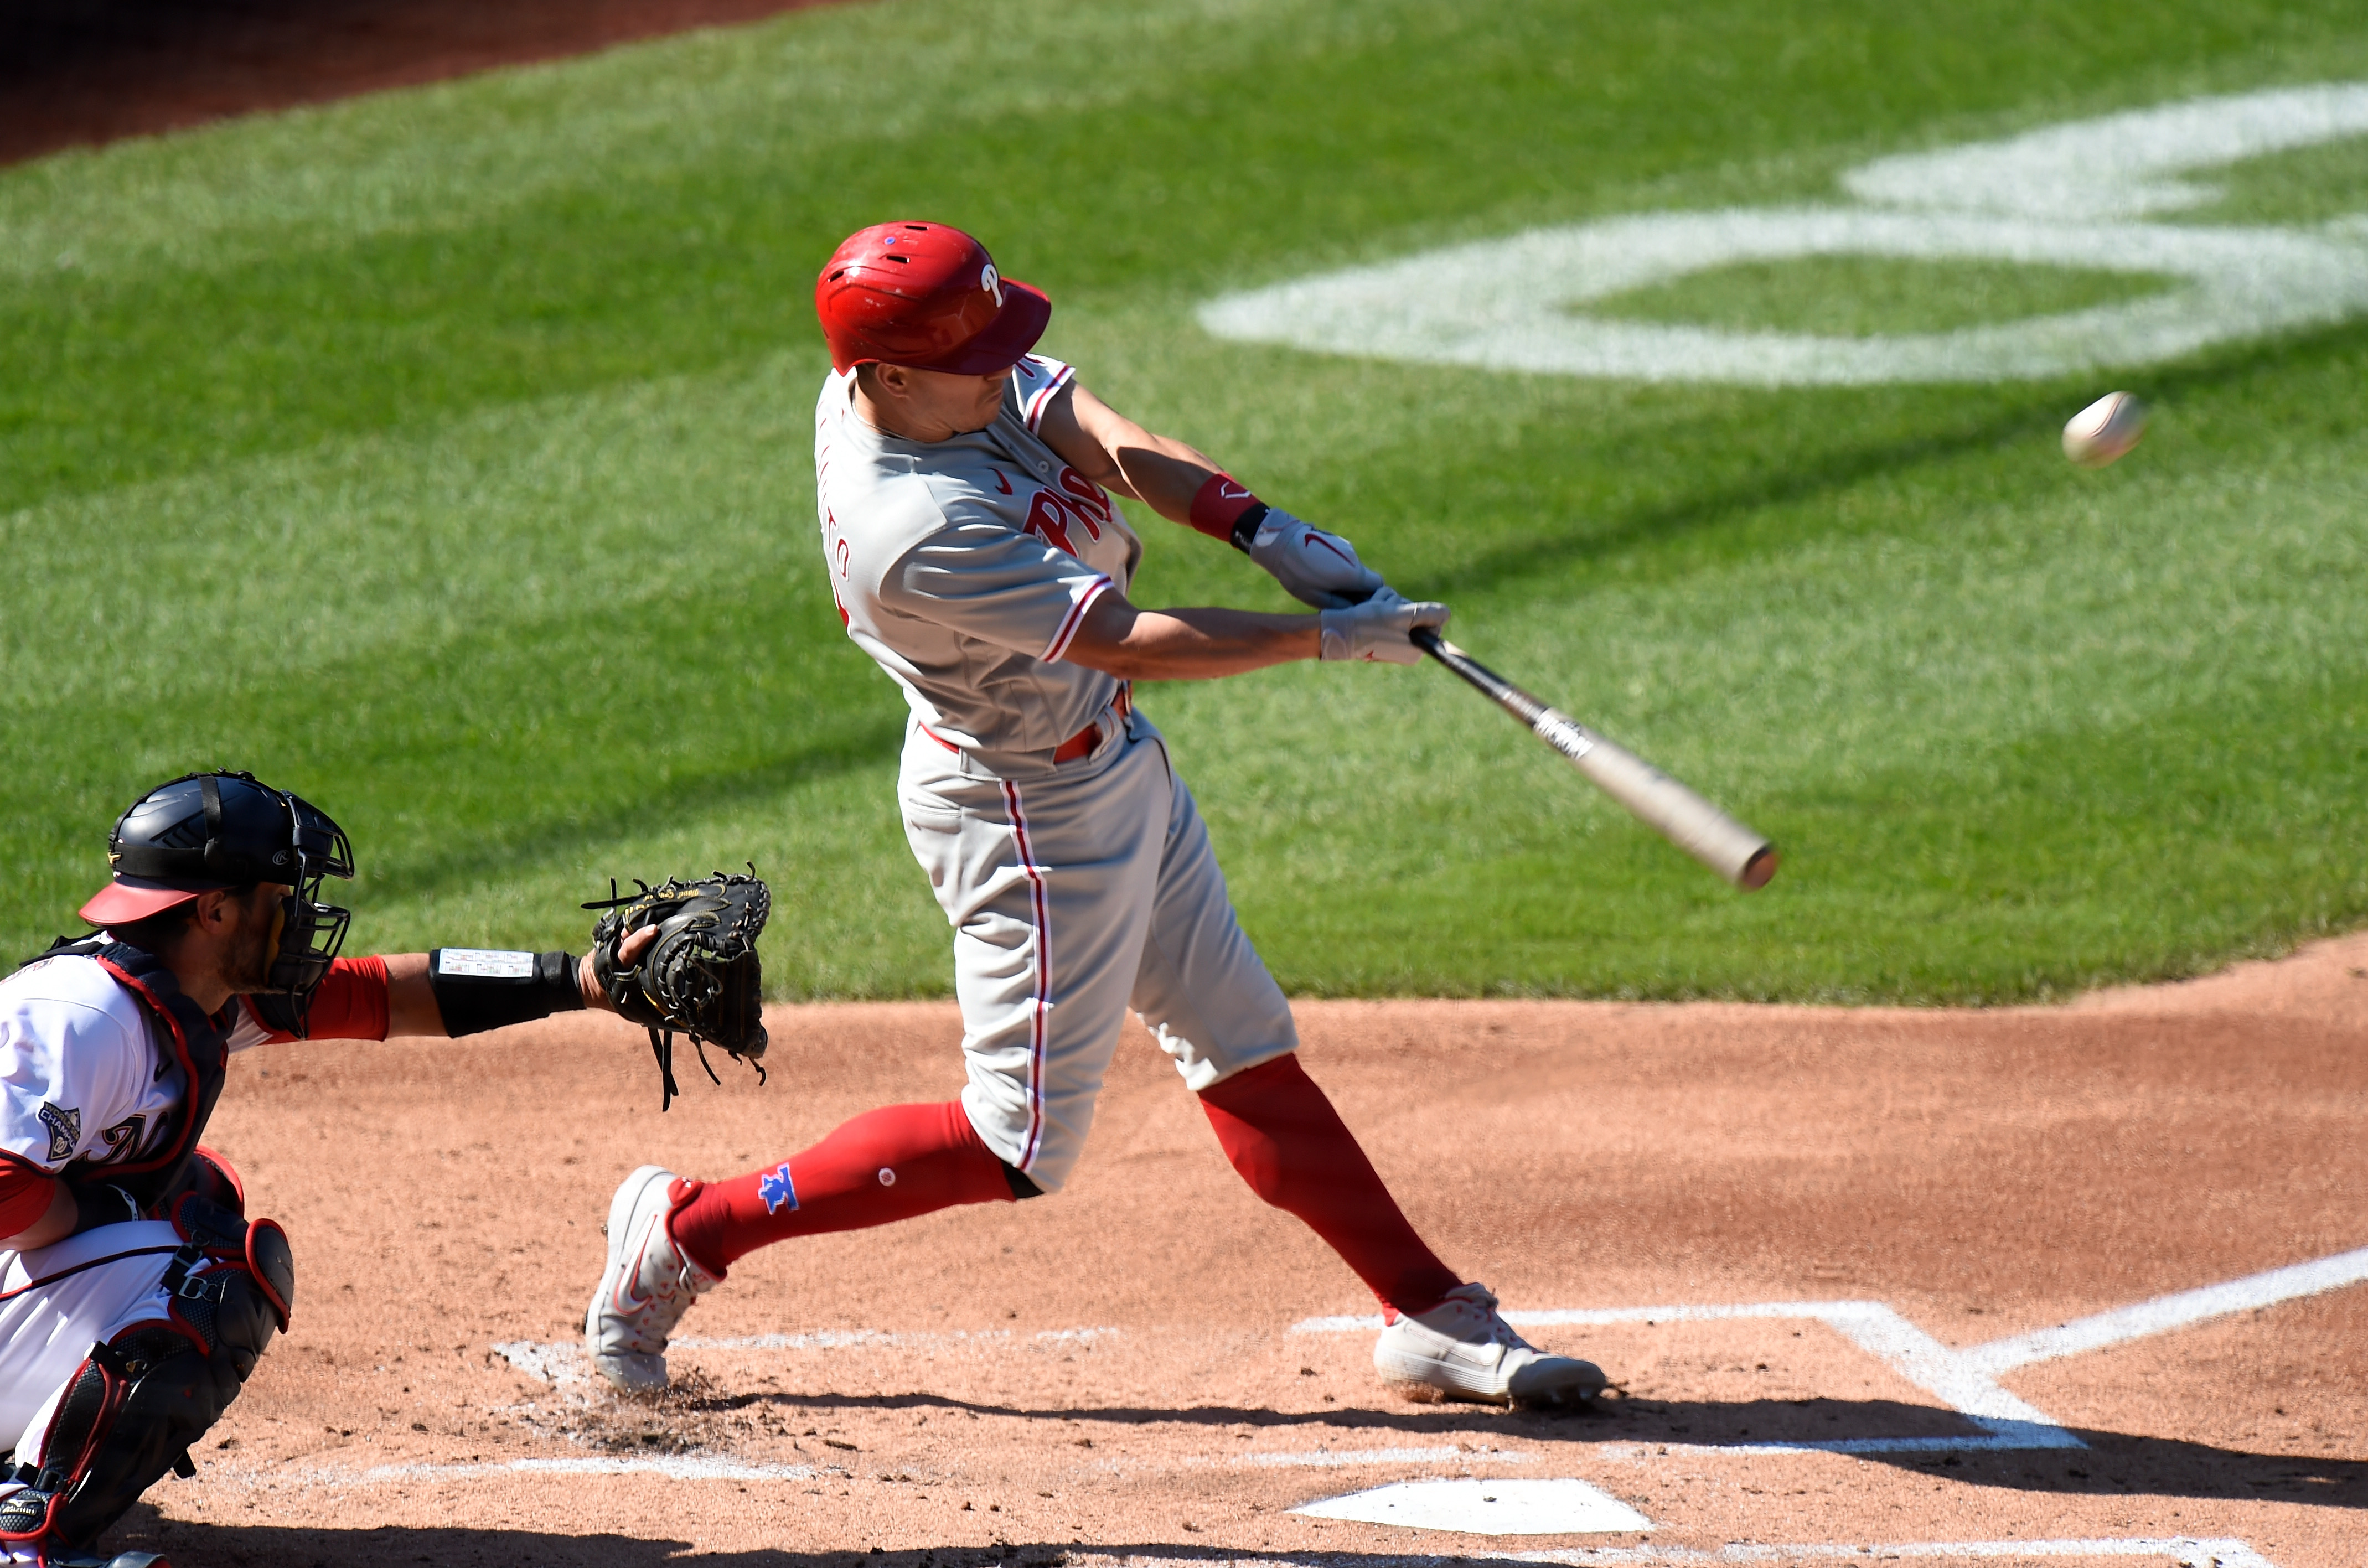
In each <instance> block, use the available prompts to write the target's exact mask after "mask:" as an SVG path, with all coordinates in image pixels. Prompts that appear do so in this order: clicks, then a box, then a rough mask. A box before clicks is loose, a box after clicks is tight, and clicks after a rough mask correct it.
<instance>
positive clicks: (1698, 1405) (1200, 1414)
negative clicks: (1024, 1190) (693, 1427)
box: [681, 1393, 2368, 1509]
mask: <svg viewBox="0 0 2368 1568" xmlns="http://www.w3.org/2000/svg"><path fill="white" fill-rule="evenodd" d="M760 1404H768V1405H772V1406H775V1407H777V1408H781V1409H794V1410H799V1411H803V1412H811V1413H815V1414H820V1413H825V1412H829V1411H838V1410H900V1411H901V1410H922V1411H928V1410H943V1411H950V1412H962V1413H966V1414H971V1415H981V1416H996V1417H1001V1418H1005V1419H1017V1420H1035V1421H1048V1422H1058V1423H1061V1424H1063V1425H1070V1424H1076V1425H1079V1426H1087V1427H1090V1426H1094V1425H1096V1424H1107V1425H1109V1426H1115V1427H1126V1426H1155V1425H1170V1424H1173V1425H1178V1426H1210V1427H1249V1428H1252V1429H1254V1430H1258V1431H1269V1432H1270V1431H1276V1430H1288V1429H1292V1428H1305V1427H1317V1428H1322V1429H1324V1431H1325V1433H1326V1435H1327V1437H1331V1439H1332V1440H1328V1441H1326V1440H1321V1439H1319V1440H1318V1441H1317V1442H1316V1443H1314V1444H1311V1445H1309V1446H1308V1447H1309V1449H1311V1450H1312V1449H1315V1448H1330V1449H1356V1448H1361V1447H1365V1446H1368V1444H1369V1442H1370V1443H1371V1446H1374V1447H1383V1446H1388V1447H1395V1446H1399V1444H1396V1443H1389V1442H1387V1441H1386V1439H1388V1438H1391V1437H1395V1438H1398V1439H1401V1440H1402V1439H1405V1438H1410V1437H1428V1438H1431V1439H1433V1440H1434V1441H1435V1442H1444V1441H1446V1440H1447V1439H1450V1438H1460V1439H1463V1440H1464V1443H1465V1446H1471V1445H1473V1444H1475V1443H1476V1444H1480V1445H1483V1446H1485V1445H1486V1444H1487V1443H1488V1442H1490V1441H1491V1440H1492V1439H1504V1438H1519V1439H1521V1440H1523V1441H1527V1442H1532V1443H1566V1444H1569V1445H1572V1447H1573V1449H1575V1450H1584V1449H1588V1448H1593V1447H1597V1446H1600V1445H1605V1444H1612V1443H1619V1444H1630V1443H1634V1444H1646V1445H1654V1446H1658V1445H1661V1444H1679V1445H1685V1446H1692V1445H1704V1446H1709V1447H1721V1448H1724V1447H1736V1446H1753V1445H1758V1444H1764V1443H1819V1442H1835V1441H1850V1440H1861V1441H1862V1440H1867V1439H1876V1438H1882V1439H1891V1438H1931V1437H1978V1436H1981V1435H1982V1434H1981V1430H1980V1428H1978V1427H1976V1426H1974V1425H1973V1424H1972V1423H1970V1422H1968V1421H1966V1420H1965V1419H1964V1417H1962V1416H1959V1415H1955V1414H1954V1413H1953V1412H1951V1411H1946V1410H1938V1409H1935V1408H1933V1407H1932V1406H1930V1405H1922V1404H1908V1403H1903V1402H1900V1401H1896V1400H1884V1399H1869V1400H1844V1399H1804V1400H1741V1401H1731V1402H1721V1401H1707V1400H1705V1401H1685V1400H1649V1399H1622V1398H1617V1397H1614V1398H1609V1399H1606V1400H1604V1401H1602V1402H1601V1403H1599V1404H1598V1405H1596V1406H1594V1407H1593V1408H1588V1409H1581V1410H1577V1411H1568V1412H1561V1411H1532V1410H1497V1409H1492V1408H1490V1407H1488V1406H1486V1405H1471V1404H1455V1405H1407V1406H1403V1407H1400V1408H1396V1409H1391V1408H1379V1409H1376V1408H1362V1407H1356V1406H1343V1407H1340V1408H1338V1409H1334V1408H1326V1409H1323V1410H1314V1411H1276V1410H1249V1409H1241V1408H1236V1407H1233V1406H1226V1405H1200V1406H1191V1407H1186V1408H1180V1409H1170V1410H1160V1409H1145V1408H1134V1407H1126V1406H1120V1407H1105V1408H1096V1407H1092V1406H1079V1407H1074V1408H1059V1407H1053V1408H1045V1409H1022V1408H1019V1407H1016V1406H1011V1405H1002V1404H987V1403H976V1402H973V1401H967V1400H959V1399H948V1398H942V1397H940V1396H938V1395H935V1394H927V1393H906V1394H830V1393H766V1394H737V1395H734V1396H732V1397H731V1398H729V1399H724V1400H714V1401H685V1402H683V1404H682V1406H681V1407H682V1408H684V1409H686V1410H697V1409H714V1410H723V1409H745V1408H747V1407H749V1406H751V1405H760ZM1344 1431H1345V1432H1347V1433H1353V1434H1357V1437H1354V1438H1352V1439H1351V1440H1349V1441H1346V1442H1343V1441H1339V1440H1338V1437H1337V1436H1334V1435H1338V1434H1340V1433H1342V1432H1344ZM1368 1435H1370V1437H1369V1436H1368ZM2074 1435H2075V1436H2076V1437H2078V1438H2079V1439H2080V1440H2081V1441H2082V1442H2084V1443H2086V1444H2088V1445H2089V1446H2088V1448H2087V1449H1999V1450H1994V1451H1987V1452H1982V1451H1975V1452H1964V1453H1929V1452H1928V1453H1869V1454H1860V1455H1856V1456H1853V1457H1854V1458H1855V1460H1856V1461H1857V1462H1860V1463H1868V1464H1878V1465H1883V1466H1885V1467H1887V1468H1890V1469H1894V1470H1897V1471H1907V1472H1910V1473H1925V1474H1930V1475H1932V1476H1934V1477H1935V1478H1945V1479H1947V1480H1950V1481H1955V1482H1959V1483H1964V1484H1968V1485H1975V1486H1998V1487H2009V1488H2013V1489H2016V1490H2021V1491H2029V1492H2044V1493H2051V1494H2065V1495H2073V1496H2134V1497H2135V1496H2146V1497H2198V1498H2203V1497H2218V1498H2231V1497H2261V1498H2271V1499H2276V1500H2279V1501H2285V1502H2304V1503H2313V1504H2317V1505H2320V1506H2331V1507H2343V1508H2362V1509H2368V1461H2362V1460H2350V1459H2334V1458H2325V1459H2314V1458H2311V1457H2309V1456H2307V1455H2299V1454H2283V1453H2255V1452H2249V1451H2247V1450H2244V1449H2223V1448H2215V1447H2214V1446H2213V1445H2211V1444H2208V1443H2199V1442H2189V1441H2185V1440H2182V1439H2179V1438H2174V1437H2148V1436H2145V1435H2142V1434H2135V1433H2126V1432H2108V1431H2089V1430H2076V1431H2075V1433H2074ZM1372 1439H1383V1441H1378V1442H1375V1441H1372ZM1252 1441H1255V1439H1252ZM1245 1451H1246V1452H1252V1451H1266V1452H1272V1451H1274V1450H1273V1449H1272V1447H1271V1446H1270V1445H1261V1446H1260V1448H1259V1449H1246V1450H1245ZM1574 1457H1576V1455H1574ZM1268 1462H1271V1461H1270V1460H1269V1461H1268ZM1360 1473H1363V1471H1360Z"/></svg>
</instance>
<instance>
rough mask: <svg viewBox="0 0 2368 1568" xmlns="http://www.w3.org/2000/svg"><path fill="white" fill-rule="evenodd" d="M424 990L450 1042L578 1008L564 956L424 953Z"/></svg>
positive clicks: (572, 964) (579, 994)
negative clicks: (433, 997)
mask: <svg viewBox="0 0 2368 1568" xmlns="http://www.w3.org/2000/svg"><path fill="white" fill-rule="evenodd" d="M427 987H428V989H429V990H431V991H433V992H434V993H435V994H436V1010H437V1011H438V1012H439V1013H441V1014H442V1015H443V1016H444V1032H445V1033H446V1034H448V1035H450V1036H451V1037H452V1038H453V1039H455V1040H458V1039H460V1038H461V1036H462V1035H464V1034H481V1033H483V1032H484V1031H485V1030H486V1029H497V1028H503V1027H505V1026H507V1025H509V1024H523V1023H530V1022H532V1021H533V1020H534V1019H536V1018H547V1017H550V1016H551V1015H552V1014H553V1013H567V1012H574V1011H575V1010H576V1009H578V1008H581V1007H582V1006H584V990H583V987H582V986H581V985H580V984H578V983H577V982H576V960H575V956H574V955H573V954H570V953H518V952H507V951H501V950H496V949H485V948H438V949H435V950H434V951H433V952H431V953H429V954H428V955H427Z"/></svg>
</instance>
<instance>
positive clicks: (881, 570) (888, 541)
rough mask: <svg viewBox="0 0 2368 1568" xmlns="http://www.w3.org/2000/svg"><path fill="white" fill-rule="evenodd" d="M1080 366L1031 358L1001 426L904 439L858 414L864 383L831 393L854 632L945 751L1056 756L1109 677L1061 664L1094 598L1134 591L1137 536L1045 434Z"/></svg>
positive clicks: (838, 589)
mask: <svg viewBox="0 0 2368 1568" xmlns="http://www.w3.org/2000/svg"><path fill="white" fill-rule="evenodd" d="M1073 374H1074V372H1073V371H1072V370H1071V369H1070V368H1069V367H1068V366H1066V365H1064V364H1062V363H1061V362H1060V361H1059V360H1057V359H1048V358H1044V357H1043V356H1042V355H1037V354H1030V355H1029V356H1028V357H1026V358H1023V359H1021V360H1020V361H1019V364H1018V365H1016V366H1014V367H1013V368H1012V371H1011V378H1010V384H1009V386H1008V389H1007V391H1006V392H1005V393H1004V398H1003V409H1002V412H1001V413H1000V414H999V415H997V416H996V421H995V423H994V424H993V425H991V426H988V427H987V428H986V429H985V430H981V431H978V432H976V433H975V434H973V435H967V436H957V437H953V438H952V439H951V440H945V441H908V440H905V439H903V438H901V437H895V436H891V435H888V434H887V433H886V432H884V431H881V430H877V429H874V428H873V427H872V426H870V425H869V424H867V423H865V422H864V420H863V418H862V417H861V416H860V415H858V414H857V413H856V412H855V408H854V405H853V403H852V401H851V397H850V393H851V392H852V389H853V386H854V381H855V377H854V374H853V372H851V371H850V372H848V373H847V374H844V375H838V374H834V375H832V376H831V377H829V378H828V379H827V380H826V381H824V382H823V388H822V396H821V399H820V400H819V401H818V402H817V403H816V404H815V408H814V482H815V483H814V490H815V504H816V509H817V511H818V512H819V514H820V520H821V524H822V542H823V555H824V560H825V563H826V566H827V569H828V572H829V574H830V587H831V595H832V597H834V598H835V599H836V600H837V604H838V613H839V617H840V619H842V620H844V621H845V622H846V623H847V634H848V636H849V637H851V638H853V639H854V640H855V642H856V643H857V645H858V646H860V647H861V648H862V649H863V651H864V652H865V653H869V654H871V656H872V658H873V659H875V660H877V661H878V662H879V665H880V667H881V668H882V669H884V670H886V671H887V672H888V674H889V675H890V676H893V677H894V680H895V682H896V684H897V685H898V686H900V687H904V689H905V701H906V703H907V704H909V705H910V706H911V708H912V710H913V716H914V717H915V718H916V720H917V721H919V722H920V723H922V724H923V725H925V726H926V727H928V729H929V730H930V731H931V732H932V733H935V734H937V735H938V736H939V737H940V738H941V739H943V740H944V741H946V742H947V743H948V744H952V745H956V746H960V747H962V749H963V750H965V751H977V752H985V753H989V754H997V753H1002V754H1017V755H1024V754H1029V753H1040V752H1050V751H1052V750H1053V749H1054V748H1055V747H1057V746H1059V745H1060V744H1061V743H1062V742H1064V741H1065V740H1067V739H1069V737H1071V736H1072V735H1075V734H1076V733H1077V732H1079V731H1080V730H1083V729H1084V728H1085V727H1086V726H1087V725H1088V724H1090V723H1092V722H1094V721H1095V720H1096V719H1097V718H1099V716H1100V714H1101V712H1102V710H1104V709H1106V708H1108V707H1109V706H1110V702H1111V699H1113V698H1115V697H1116V696H1117V694H1118V690H1119V683H1118V681H1117V680H1116V679H1115V678H1113V677H1112V676H1107V675H1104V674H1102V673H1101V672H1100V671H1099V670H1092V669H1087V668H1086V667H1085V666H1084V665H1073V664H1069V663H1067V662H1065V661H1064V659H1063V658H1062V654H1063V653H1065V652H1066V651H1067V649H1068V646H1069V641H1070V639H1071V638H1073V637H1075V636H1076V631H1077V623H1078V622H1079V621H1081V620H1083V619H1085V614H1086V611H1087V608H1090V607H1091V606H1092V604H1093V602H1094V600H1095V599H1096V598H1098V597H1100V596H1101V595H1102V594H1103V593H1104V592H1106V591H1107V590H1109V589H1110V588H1113V587H1114V588H1116V589H1117V590H1118V591H1119V592H1120V593H1121V594H1123V593H1124V592H1126V588H1127V585H1128V584H1129V583H1130V582H1131V581H1132V580H1133V576H1134V570H1135V566H1136V564H1137V563H1138V562H1141V560H1142V559H1143V541H1142V540H1139V539H1137V538H1136V537H1135V535H1134V530H1133V529H1132V528H1128V527H1127V524H1126V519H1125V518H1123V517H1121V516H1120V515H1119V510H1118V507H1117V506H1115V505H1113V504H1112V502H1111V500H1110V493H1109V492H1108V491H1106V490H1104V489H1102V487H1101V486H1099V484H1096V483H1093V482H1092V481H1091V480H1089V479H1087V478H1086V476H1085V475H1083V474H1081V473H1079V472H1077V471H1076V470H1075V469H1074V468H1071V467H1070V466H1069V465H1068V464H1067V463H1065V462H1064V461H1063V460H1062V459H1061V457H1060V455H1059V454H1058V453H1056V452H1055V451H1053V449H1052V448H1050V447H1048V446H1046V445H1045V444H1044V442H1043V440H1042V438H1041V437H1039V436H1038V435H1037V433H1036V431H1037V422H1038V421H1039V420H1040V419H1042V416H1043V413H1044V409H1045V407H1046V406H1047V405H1048V404H1049V403H1051V402H1052V400H1053V394H1054V393H1056V392H1059V391H1060V390H1061V388H1062V387H1064V386H1065V385H1067V384H1068V382H1069V381H1070V378H1071V377H1072V375H1073Z"/></svg>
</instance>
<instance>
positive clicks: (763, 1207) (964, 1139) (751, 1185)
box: [667, 1100, 1011, 1278]
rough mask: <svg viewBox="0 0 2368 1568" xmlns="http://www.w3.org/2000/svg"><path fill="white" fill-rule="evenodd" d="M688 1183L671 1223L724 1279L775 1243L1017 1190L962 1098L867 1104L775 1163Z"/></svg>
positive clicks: (694, 1256) (695, 1255)
mask: <svg viewBox="0 0 2368 1568" xmlns="http://www.w3.org/2000/svg"><path fill="white" fill-rule="evenodd" d="M684 1186H685V1187H687V1188H688V1190H687V1191H686V1192H685V1193H684V1194H683V1195H682V1196H681V1197H680V1198H679V1199H677V1201H676V1204H675V1207H674V1211H673V1214H672V1216H671V1218H670V1219H669V1221H668V1224H667V1228H668V1229H669V1230H670V1231H672V1232H673V1233H674V1239H675V1243H676V1244H677V1245H678V1246H680V1247H681V1248H682V1249H683V1250H684V1251H685V1252H687V1253H689V1255H690V1257H691V1261H693V1262H694V1263H697V1264H698V1265H699V1266H700V1267H702V1268H704V1269H706V1270H707V1271H708V1272H709V1273H711V1274H712V1275H714V1276H715V1277H716V1278H723V1271H724V1270H725V1269H727V1268H729V1267H732V1265H733V1264H734V1263H735V1262H737V1261H738V1260H739V1259H740V1258H741V1257H742V1256H744V1255H746V1254H748V1253H752V1252H754V1251H756V1250H757V1248H758V1247H760V1246H764V1245H765V1244H768V1243H770V1242H778V1241H781V1240H784V1239H786V1238H788V1237H791V1236H810V1235H814V1234H815V1233H819V1232H822V1231H860V1230H862V1229H864V1228H865V1227H867V1226H871V1225H885V1224H888V1223H889V1222H891V1221H896V1220H909V1219H911V1218H913V1216H915V1215H916V1214H927V1213H928V1212H929V1211H931V1210H937V1209H949V1208H951V1207H952V1206H953V1205H955V1204H957V1203H987V1202H992V1201H993V1200H995V1199H1006V1200H1008V1199H1010V1197H1011V1187H1010V1184H1009V1182H1008V1181H1007V1180H1006V1179H1005V1177H1004V1174H1003V1162H1002V1161H1000V1160H998V1159H996V1157H995V1155H994V1154H993V1153H990V1152H989V1151H988V1149H987V1147H986V1145H985V1143H984V1142H981V1141H980V1139H979V1136H978V1130H977V1129H975V1128H973V1126H971V1124H970V1118H969V1117H968V1116H967V1115H965V1114H963V1111H962V1102H961V1101H960V1100H946V1101H943V1102H941V1103H939V1104H935V1105H894V1106H887V1107H884V1108H882V1109H879V1110H874V1111H867V1112H865V1113H864V1114H863V1115H861V1116H859V1117H857V1118H855V1119H853V1120H851V1121H847V1122H842V1123H841V1124H840V1125H839V1126H838V1128H837V1130H836V1131H833V1132H832V1133H831V1134H830V1136H828V1137H827V1138H825V1139H824V1140H823V1141H822V1142H819V1143H817V1144H815V1145H814V1147H813V1148H811V1149H808V1150H806V1151H805V1152H804V1153H800V1154H792V1155H791V1156H790V1157H789V1158H788V1159H787V1160H784V1161H783V1162H781V1164H780V1165H775V1166H772V1167H771V1168H769V1169H767V1170H761V1171H751V1172H749V1173H748V1174H747V1175H746V1176H734V1177H732V1178H731V1179H730V1180H728V1181H719V1182H705V1183H702V1182H687V1183H685V1184H684Z"/></svg>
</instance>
